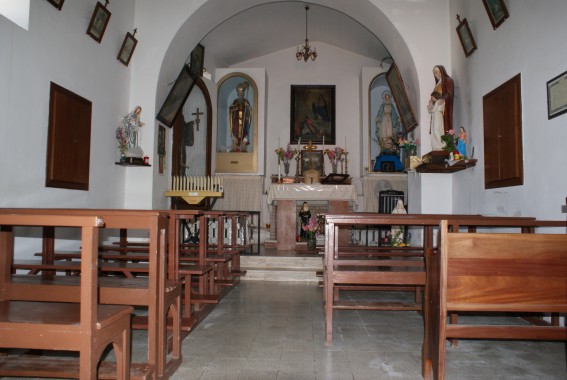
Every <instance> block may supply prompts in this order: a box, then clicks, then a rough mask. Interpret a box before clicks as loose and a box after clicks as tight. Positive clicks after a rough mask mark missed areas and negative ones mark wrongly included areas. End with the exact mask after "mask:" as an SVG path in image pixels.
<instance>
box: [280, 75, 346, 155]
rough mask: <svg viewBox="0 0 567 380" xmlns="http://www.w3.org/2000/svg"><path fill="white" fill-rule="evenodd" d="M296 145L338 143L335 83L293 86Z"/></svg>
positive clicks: (292, 131) (292, 133)
mask: <svg viewBox="0 0 567 380" xmlns="http://www.w3.org/2000/svg"><path fill="white" fill-rule="evenodd" d="M290 120H291V126H290V142H291V143H292V144H297V143H299V142H301V144H308V143H309V141H311V142H312V143H313V144H323V143H325V144H328V145H333V144H335V86H332V85H328V86H327V85H320V86H319V85H292V86H291V113H290Z"/></svg>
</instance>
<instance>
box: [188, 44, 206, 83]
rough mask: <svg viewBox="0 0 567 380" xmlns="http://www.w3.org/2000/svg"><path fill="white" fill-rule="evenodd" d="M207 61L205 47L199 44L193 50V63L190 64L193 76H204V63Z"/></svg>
mask: <svg viewBox="0 0 567 380" xmlns="http://www.w3.org/2000/svg"><path fill="white" fill-rule="evenodd" d="M204 62H205V47H204V46H203V45H201V44H197V46H195V48H194V49H193V50H192V51H191V64H190V65H189V72H190V74H191V75H192V76H193V78H197V77H201V76H203V68H204V67H203V65H204Z"/></svg>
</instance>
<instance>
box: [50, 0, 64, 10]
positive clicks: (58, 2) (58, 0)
mask: <svg viewBox="0 0 567 380" xmlns="http://www.w3.org/2000/svg"><path fill="white" fill-rule="evenodd" d="M47 1H48V2H49V3H51V5H53V6H54V7H55V8H57V9H58V10H61V8H63V3H64V2H65V0H47Z"/></svg>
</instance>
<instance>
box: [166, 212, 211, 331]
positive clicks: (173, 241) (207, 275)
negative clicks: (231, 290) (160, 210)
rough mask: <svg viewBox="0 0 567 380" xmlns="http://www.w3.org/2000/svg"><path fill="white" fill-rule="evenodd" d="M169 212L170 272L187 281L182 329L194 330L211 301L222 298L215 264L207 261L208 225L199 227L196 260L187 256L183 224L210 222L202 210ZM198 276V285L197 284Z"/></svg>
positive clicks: (185, 283) (208, 309)
mask: <svg viewBox="0 0 567 380" xmlns="http://www.w3.org/2000/svg"><path fill="white" fill-rule="evenodd" d="M167 213H168V215H169V242H170V244H169V248H168V249H169V257H170V260H169V262H168V265H169V270H168V273H169V275H170V276H172V278H173V279H175V280H176V281H181V282H183V286H184V291H183V312H182V322H181V325H182V329H183V330H185V331H191V329H193V328H194V326H195V325H196V324H197V323H198V322H199V321H201V320H203V319H204V318H205V316H206V315H207V314H208V313H209V312H210V311H211V310H212V308H211V306H210V305H211V304H214V303H217V302H218V295H217V294H216V291H215V286H214V274H213V266H212V265H211V264H210V263H208V262H207V260H206V258H207V244H206V242H207V240H208V229H207V228H201V229H200V231H199V244H198V245H197V248H196V255H195V260H194V261H189V262H188V261H185V260H183V257H182V256H183V253H182V252H183V246H184V243H183V228H185V227H184V223H187V222H189V221H191V222H197V221H199V223H200V225H202V226H203V225H206V218H205V216H204V214H203V212H202V211H199V210H167ZM193 280H195V283H196V286H193V282H194V281H193Z"/></svg>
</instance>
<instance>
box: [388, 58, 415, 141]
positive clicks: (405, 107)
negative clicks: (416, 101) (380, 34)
mask: <svg viewBox="0 0 567 380" xmlns="http://www.w3.org/2000/svg"><path fill="white" fill-rule="evenodd" d="M386 80H387V81H388V86H389V87H390V91H392V96H393V97H394V101H395V102H396V106H397V108H398V111H399V113H400V119H401V120H402V123H403V125H404V129H405V133H409V132H411V131H413V130H414V129H415V128H416V127H417V125H418V123H417V119H416V118H415V115H414V113H413V109H412V108H411V104H410V102H409V99H408V96H407V94H406V90H405V88H404V82H403V80H402V76H401V75H400V71H399V70H398V66H397V65H396V64H395V63H394V64H392V66H390V69H389V70H388V72H387V73H386Z"/></svg>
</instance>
